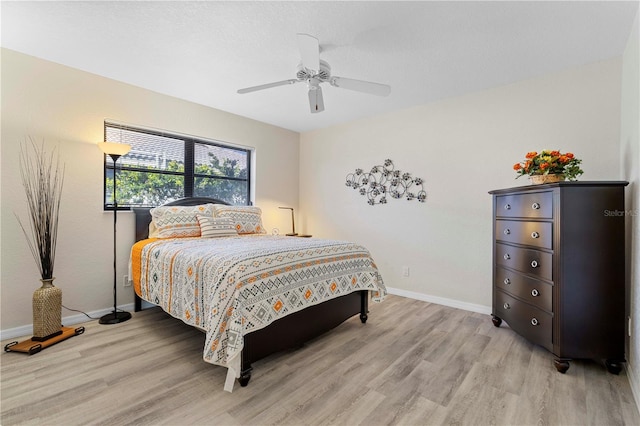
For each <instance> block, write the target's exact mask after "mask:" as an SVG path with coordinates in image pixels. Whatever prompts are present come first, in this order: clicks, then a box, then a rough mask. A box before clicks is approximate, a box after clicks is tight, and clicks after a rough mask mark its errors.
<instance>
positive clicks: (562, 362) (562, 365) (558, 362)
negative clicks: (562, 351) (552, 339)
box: [553, 358, 570, 374]
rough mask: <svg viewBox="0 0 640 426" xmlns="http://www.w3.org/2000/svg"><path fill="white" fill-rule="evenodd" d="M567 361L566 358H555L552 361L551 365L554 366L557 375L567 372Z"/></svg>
mask: <svg viewBox="0 0 640 426" xmlns="http://www.w3.org/2000/svg"><path fill="white" fill-rule="evenodd" d="M569 361H570V360H569V359H566V358H556V359H554V360H553V365H555V367H556V370H558V372H559V373H562V374H564V373H566V372H567V370H568V369H569V366H570V364H569Z"/></svg>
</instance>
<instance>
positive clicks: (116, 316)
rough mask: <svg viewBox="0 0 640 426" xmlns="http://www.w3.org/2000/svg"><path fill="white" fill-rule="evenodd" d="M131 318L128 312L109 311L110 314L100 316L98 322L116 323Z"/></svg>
mask: <svg viewBox="0 0 640 426" xmlns="http://www.w3.org/2000/svg"><path fill="white" fill-rule="evenodd" d="M129 319H131V314H130V313H129V312H111V313H110V314H107V315H104V316H102V317H100V321H99V323H100V324H118V323H121V322H125V321H127V320H129Z"/></svg>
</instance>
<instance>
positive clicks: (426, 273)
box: [300, 59, 621, 312]
mask: <svg viewBox="0 0 640 426" xmlns="http://www.w3.org/2000/svg"><path fill="white" fill-rule="evenodd" d="M470 72H471V71H470ZM620 84H621V59H612V60H609V61H604V62H599V63H594V64H590V65H585V66H582V67H579V68H575V69H571V70H568V71H565V72H560V73H556V74H552V75H547V76H544V77H542V78H537V79H533V80H528V81H523V82H519V83H516V84H511V85H508V86H503V87H498V88H494V89H490V90H486V91H482V92H479V93H473V94H469V95H466V96H461V97H457V98H452V99H447V100H443V101H440V102H436V103H432V104H428V105H422V106H417V107H414V108H411V109H407V110H403V111H399V112H395V113H390V114H386V115H383V116H378V117H374V118H369V119H363V120H360V121H357V122H351V123H347V124H344V125H340V126H335V127H332V128H327V129H322V130H317V131H313V132H308V133H303V134H302V135H301V143H300V207H301V212H302V220H301V224H302V225H303V226H305V227H306V228H304V231H306V232H308V233H312V234H314V235H317V236H320V237H328V238H338V239H349V240H353V241H356V242H360V243H362V244H364V245H365V246H366V247H368V248H369V250H370V251H371V252H372V255H373V257H374V259H376V261H377V262H378V266H379V268H380V271H381V273H382V276H383V278H384V280H385V283H386V285H387V286H388V287H392V288H395V289H399V290H401V292H403V293H404V292H410V294H413V295H414V296H416V297H420V298H424V299H425V300H434V301H439V302H444V303H445V304H446V303H448V302H450V303H451V304H452V305H454V306H456V305H458V306H459V305H460V303H463V304H468V305H467V307H468V308H471V309H472V310H478V311H480V312H489V311H490V306H491V279H492V278H491V238H492V235H491V223H492V219H491V217H492V204H491V196H490V195H489V194H487V191H489V190H492V189H497V188H505V187H512V186H518V185H527V184H528V183H529V181H528V180H526V179H525V178H520V179H519V180H517V181H516V180H514V177H515V172H514V171H513V169H512V166H513V164H514V163H516V162H518V161H521V160H522V159H523V158H524V155H525V153H526V152H528V151H532V150H538V151H539V150H541V149H544V148H549V149H559V150H562V151H572V152H574V153H575V154H576V155H577V156H578V157H579V158H582V159H583V169H584V170H585V174H584V175H583V176H582V177H581V180H615V179H619V178H620V173H619V169H620V156H619V147H620ZM386 158H389V159H391V160H393V162H394V164H395V166H396V167H397V168H399V169H401V170H402V171H407V172H410V173H412V174H413V175H414V176H417V177H421V178H423V179H424V180H425V186H426V190H427V193H428V199H427V202H426V203H425V204H420V203H418V202H417V201H411V202H409V201H406V200H390V201H389V202H388V203H387V204H386V205H376V206H369V205H368V204H367V203H366V197H363V196H360V195H359V194H357V193H356V191H354V190H352V189H350V188H347V187H346V186H345V184H344V182H345V176H346V175H347V174H348V173H351V172H353V171H354V170H355V169H356V168H358V167H360V168H363V169H364V170H369V169H370V168H371V167H372V166H374V165H378V164H382V162H383V161H384V159H386ZM402 266H408V267H409V268H410V276H409V277H406V278H405V277H402V276H401V271H402Z"/></svg>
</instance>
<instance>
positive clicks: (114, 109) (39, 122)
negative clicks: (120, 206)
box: [0, 49, 299, 338]
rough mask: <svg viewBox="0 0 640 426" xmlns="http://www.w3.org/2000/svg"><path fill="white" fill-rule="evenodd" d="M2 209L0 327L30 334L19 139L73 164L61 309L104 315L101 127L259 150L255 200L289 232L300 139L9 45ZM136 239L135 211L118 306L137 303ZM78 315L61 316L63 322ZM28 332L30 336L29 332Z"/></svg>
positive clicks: (66, 191) (65, 211) (108, 285)
mask: <svg viewBox="0 0 640 426" xmlns="http://www.w3.org/2000/svg"><path fill="white" fill-rule="evenodd" d="M1 55H2V56H1V61H2V64H1V66H2V87H1V89H2V117H1V118H2V132H1V141H2V145H1V150H0V164H1V172H0V176H1V179H2V181H1V191H2V198H1V207H0V214H1V217H0V221H1V226H0V250H1V254H2V256H1V258H2V260H1V268H0V279H1V282H0V292H1V317H0V321H1V322H0V328H1V329H2V330H3V337H4V338H7V337H12V336H10V335H11V334H12V333H11V332H10V331H9V332H8V331H7V330H14V334H15V330H18V331H19V332H22V331H24V328H25V327H24V326H28V325H30V324H31V323H32V317H31V295H32V293H33V291H34V290H35V289H36V288H37V287H38V285H39V281H38V279H39V276H38V272H37V268H36V265H35V263H34V261H33V258H32V257H31V254H30V252H29V251H28V248H27V244H26V240H25V238H24V236H23V234H22V232H21V230H20V229H19V227H18V223H17V221H16V218H15V216H14V212H15V213H16V214H17V215H18V216H19V217H21V218H22V219H23V220H26V218H27V208H26V200H25V196H24V191H23V189H22V186H21V182H20V179H19V173H20V171H19V167H18V153H19V147H20V143H21V142H22V141H24V140H25V138H27V137H28V136H32V137H34V138H35V139H36V140H38V141H41V140H43V139H44V140H45V141H46V143H47V146H48V147H49V148H52V147H54V146H56V144H58V146H59V149H60V155H61V159H62V160H63V161H64V163H65V165H66V176H65V179H66V180H65V185H64V188H63V200H62V206H61V211H60V225H59V239H58V251H57V256H56V265H55V270H54V275H55V276H56V281H55V284H56V285H58V286H59V287H61V288H62V291H63V304H65V305H66V306H69V307H72V308H76V309H82V310H84V311H90V312H91V311H97V310H102V309H108V308H109V306H112V303H113V296H112V283H113V281H112V280H113V273H112V268H113V254H112V250H113V246H112V244H113V243H112V242H113V233H112V230H113V216H112V214H111V213H109V212H103V210H102V197H103V192H102V191H103V160H102V158H103V156H102V153H101V152H100V151H99V149H98V148H97V147H96V143H98V142H100V141H102V139H103V122H104V120H105V119H112V120H116V121H119V122H123V123H128V124H132V125H142V126H146V127H152V128H157V129H163V130H168V131H174V132H179V133H184V134H189V135H194V136H199V137H204V138H210V139H217V140H220V141H226V142H230V143H234V144H241V145H244V146H249V147H253V148H255V158H256V175H255V180H256V188H255V190H256V192H255V204H256V205H257V206H260V207H262V208H263V213H264V216H263V218H264V225H265V227H266V229H268V230H270V229H272V228H274V227H278V228H280V229H283V230H286V229H289V227H290V218H289V216H287V215H286V213H284V212H283V211H282V210H279V209H278V208H277V207H278V206H280V205H289V206H293V207H297V206H298V147H299V135H298V133H296V132H291V131H288V130H284V129H281V128H277V127H274V126H270V125H267V124H264V123H260V122H257V121H253V120H250V119H247V118H243V117H240V116H236V115H233V114H229V113H226V112H223V111H219V110H214V109H211V108H207V107H204V106H201V105H197V104H193V103H189V102H185V101H182V100H179V99H176V98H172V97H169V96H165V95H161V94H158V93H154V92H151V91H148V90H144V89H141V88H138V87H134V86H130V85H127V84H123V83H119V82H116V81H114V80H109V79H106V78H103V77H99V76H96V75H93V74H89V73H86V72H83V71H79V70H76V69H72V68H68V67H64V66H61V65H58V64H54V63H52V62H48V61H44V60H41V59H37V58H34V57H30V56H27V55H23V54H21V53H17V52H14V51H11V50H7V49H2V51H1ZM133 236H134V222H133V214H132V213H123V214H119V215H118V243H119V244H118V246H119V247H118V277H119V287H118V303H119V304H127V303H131V302H132V301H133V291H132V290H131V288H123V287H122V286H121V284H120V283H121V280H122V276H123V275H125V274H126V267H127V262H128V250H129V248H130V247H131V244H132V242H133ZM67 315H73V313H71V312H68V311H64V310H63V317H65V316H67ZM30 332H31V331H30V329H27V332H26V333H24V334H28V333H30Z"/></svg>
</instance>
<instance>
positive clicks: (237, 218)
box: [214, 204, 265, 234]
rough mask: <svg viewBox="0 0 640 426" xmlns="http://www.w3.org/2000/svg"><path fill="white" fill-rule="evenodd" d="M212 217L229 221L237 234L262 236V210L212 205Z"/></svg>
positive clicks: (253, 207) (252, 207)
mask: <svg viewBox="0 0 640 426" xmlns="http://www.w3.org/2000/svg"><path fill="white" fill-rule="evenodd" d="M214 217H217V218H222V217H226V218H229V219H231V223H233V227H234V228H235V230H236V231H237V232H238V234H264V233H265V230H264V227H263V226H262V210H261V209H260V207H255V206H223V205H221V204H215V205H214Z"/></svg>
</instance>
